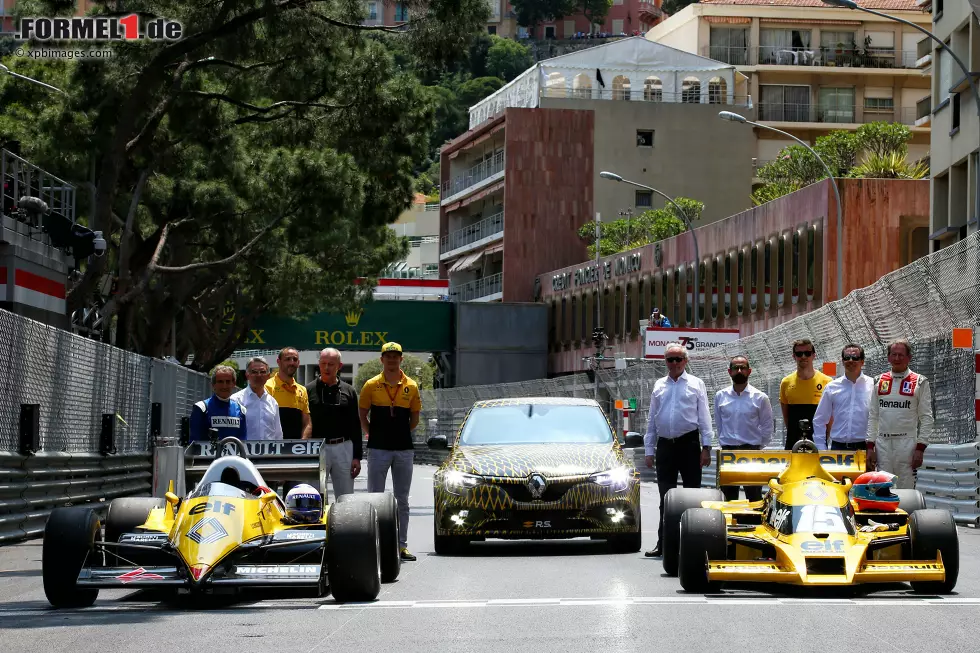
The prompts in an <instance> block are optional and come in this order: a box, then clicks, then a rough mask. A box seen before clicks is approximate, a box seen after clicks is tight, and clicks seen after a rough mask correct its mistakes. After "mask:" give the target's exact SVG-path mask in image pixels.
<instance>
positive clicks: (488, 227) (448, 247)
mask: <svg viewBox="0 0 980 653" xmlns="http://www.w3.org/2000/svg"><path fill="white" fill-rule="evenodd" d="M503 233H504V212H503V211H500V212H499V213H495V214H493V215H491V216H488V217H486V218H483V219H482V220H480V221H479V222H476V223H474V224H471V225H467V226H465V227H463V228H462V229H457V230H456V231H453V232H451V233H449V234H447V235H445V236H443V237H442V242H441V243H440V245H439V258H440V259H447V258H451V257H453V256H457V255H459V254H462V253H464V252H466V251H468V250H470V249H475V248H476V247H482V246H483V245H486V244H487V243H490V242H493V241H494V240H498V238H500V237H502V236H503Z"/></svg>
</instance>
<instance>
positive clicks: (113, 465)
mask: <svg viewBox="0 0 980 653" xmlns="http://www.w3.org/2000/svg"><path fill="white" fill-rule="evenodd" d="M150 464H151V457H150V455H149V454H144V453H138V454H121V455H102V454H98V453H63V452H47V451H42V452H39V453H37V454H34V455H31V456H22V455H20V454H15V453H8V452H0V543H8V542H16V541H19V540H25V539H29V538H32V537H39V536H41V535H42V534H43V532H44V524H45V523H46V522H47V518H48V515H50V514H51V511H52V510H54V509H55V508H58V507H62V506H85V507H89V508H95V509H96V510H104V509H106V508H108V506H109V502H110V501H111V500H112V499H115V498H116V497H131V496H148V495H149V493H150V481H151V478H152V474H151V472H150Z"/></svg>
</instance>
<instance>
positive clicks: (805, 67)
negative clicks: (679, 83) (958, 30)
mask: <svg viewBox="0 0 980 653" xmlns="http://www.w3.org/2000/svg"><path fill="white" fill-rule="evenodd" d="M947 4H956V5H963V8H964V11H965V12H966V13H968V12H969V9H968V7H966V3H965V2H959V3H949V2H948V3H947ZM874 8H875V9H876V10H879V11H883V12H887V13H891V14H894V15H896V16H900V17H902V18H904V19H906V20H909V21H911V22H913V23H916V24H918V25H921V26H922V27H924V28H926V29H929V28H930V19H929V14H928V13H927V12H926V11H923V9H922V8H921V7H920V6H917V4H916V0H877V1H876V2H875V3H874ZM957 11H959V10H957ZM964 15H965V14H964ZM646 38H648V39H650V40H652V41H656V42H658V43H664V44H666V45H670V46H672V47H675V48H679V49H681V50H685V51H687V52H694V53H698V54H701V55H702V56H706V57H710V58H711V59H716V60H718V61H723V62H726V63H730V64H734V65H735V66H736V67H737V70H738V71H739V72H741V73H744V74H745V75H747V76H748V77H749V88H750V90H749V94H750V95H751V96H752V98H753V99H754V100H755V101H756V104H757V106H758V116H759V118H758V119H759V122H761V123H763V124H766V125H769V126H772V127H776V128H778V129H781V130H783V131H787V132H789V133H791V134H793V135H794V136H796V137H798V138H800V139H802V140H803V141H806V142H809V143H811V144H812V143H813V142H814V140H815V139H816V138H817V137H819V136H822V135H825V134H827V133H828V132H830V131H833V130H837V129H845V130H856V129H857V128H858V127H860V126H861V125H862V124H865V123H869V122H876V121H885V122H899V123H902V124H905V125H907V126H908V127H909V128H910V129H911V131H912V141H911V142H910V144H909V155H908V158H909V160H912V161H914V160H918V159H923V158H925V157H927V156H928V153H929V132H930V128H929V124H928V121H927V120H925V119H924V117H925V116H926V115H928V110H929V99H928V98H929V95H930V92H929V88H930V79H929V72H928V70H923V69H922V68H921V67H920V56H919V42H920V41H921V40H922V39H923V36H922V34H921V33H920V32H917V31H915V30H914V29H912V28H911V27H906V26H903V25H902V24H900V23H896V22H894V21H889V20H886V19H884V18H879V17H877V16H873V15H871V14H866V13H863V12H860V11H854V10H849V9H838V8H834V7H829V6H828V5H826V4H824V3H823V2H822V1H821V0H701V2H698V3H695V4H691V5H688V6H687V7H685V8H684V9H683V10H681V11H679V12H678V13H676V14H675V15H673V16H671V17H670V18H668V19H667V20H665V21H663V22H662V23H660V24H659V25H657V26H655V27H653V28H652V29H651V30H650V31H648V32H647V35H646ZM757 131H759V134H758V138H759V141H758V148H757V151H756V152H755V154H753V158H754V159H755V165H756V166H757V167H761V166H762V165H765V164H766V163H768V162H769V161H771V160H773V159H774V158H776V155H777V154H778V152H779V151H780V150H781V149H783V148H784V147H786V146H788V145H792V144H793V141H791V140H790V139H787V138H785V137H784V136H780V135H778V134H775V133H773V132H771V131H769V130H757Z"/></svg>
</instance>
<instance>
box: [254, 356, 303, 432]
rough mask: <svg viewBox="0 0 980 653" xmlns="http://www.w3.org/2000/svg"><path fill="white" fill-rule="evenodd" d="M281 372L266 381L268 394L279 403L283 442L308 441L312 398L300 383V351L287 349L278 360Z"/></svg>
mask: <svg viewBox="0 0 980 653" xmlns="http://www.w3.org/2000/svg"><path fill="white" fill-rule="evenodd" d="M276 362H277V363H279V371H278V372H276V374H275V376H273V377H272V378H271V379H269V380H268V381H266V382H265V389H266V391H267V392H268V393H269V394H270V395H272V398H273V399H275V400H276V403H277V404H279V421H280V422H281V423H282V439H283V440H299V439H301V438H308V437H310V434H311V433H312V432H313V427H312V425H311V422H310V397H309V395H308V394H307V392H306V388H305V387H304V386H303V384H301V383H297V382H296V370H297V368H299V351H297V350H296V349H295V348H294V347H284V348H283V349H282V350H281V351H280V352H279V357H278V358H277V359H276Z"/></svg>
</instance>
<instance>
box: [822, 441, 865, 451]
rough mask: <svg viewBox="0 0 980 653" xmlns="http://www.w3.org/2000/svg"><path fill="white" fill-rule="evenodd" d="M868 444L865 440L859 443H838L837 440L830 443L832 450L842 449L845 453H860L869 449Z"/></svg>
mask: <svg viewBox="0 0 980 653" xmlns="http://www.w3.org/2000/svg"><path fill="white" fill-rule="evenodd" d="M867 446H868V445H867V443H866V442H865V441H864V440H858V441H857V442H838V441H837V440H831V441H830V448H831V449H840V450H845V451H860V450H861V449H865V448H867Z"/></svg>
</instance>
